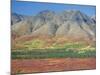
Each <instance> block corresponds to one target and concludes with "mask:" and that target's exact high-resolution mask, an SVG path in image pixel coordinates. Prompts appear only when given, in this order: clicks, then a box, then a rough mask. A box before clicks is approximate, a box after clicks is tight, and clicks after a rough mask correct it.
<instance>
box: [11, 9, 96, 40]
mask: <svg viewBox="0 0 100 75" xmlns="http://www.w3.org/2000/svg"><path fill="white" fill-rule="evenodd" d="M11 17H12V19H11V24H12V25H11V28H12V34H15V35H18V36H23V35H24V36H25V35H33V36H53V37H55V36H57V37H59V36H61V37H69V38H88V39H91V40H92V39H95V29H96V28H95V27H96V19H95V17H90V16H87V15H86V14H84V13H82V12H80V11H77V10H66V11H62V12H60V13H56V12H54V11H50V10H44V11H41V12H39V13H38V14H37V15H35V16H31V17H30V16H27V17H26V16H23V15H19V14H16V13H13V14H12V16H11Z"/></svg>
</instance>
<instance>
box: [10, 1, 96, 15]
mask: <svg viewBox="0 0 100 75" xmlns="http://www.w3.org/2000/svg"><path fill="white" fill-rule="evenodd" d="M95 9H96V7H95V6H88V5H87V6H86V5H72V4H55V3H39V2H23V1H14V0H13V1H12V12H13V13H18V14H23V15H35V14H37V13H38V12H40V11H43V10H52V11H55V12H62V11H63V10H80V11H81V12H83V13H85V14H87V15H89V16H92V15H95V13H96V12H95Z"/></svg>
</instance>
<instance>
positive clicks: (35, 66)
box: [12, 58, 96, 74]
mask: <svg viewBox="0 0 100 75" xmlns="http://www.w3.org/2000/svg"><path fill="white" fill-rule="evenodd" d="M95 68H96V59H95V58H60V59H23V60H22V59H21V60H19V59H16V60H12V73H13V74H15V73H36V72H51V71H72V70H88V69H89V70H90V69H95Z"/></svg>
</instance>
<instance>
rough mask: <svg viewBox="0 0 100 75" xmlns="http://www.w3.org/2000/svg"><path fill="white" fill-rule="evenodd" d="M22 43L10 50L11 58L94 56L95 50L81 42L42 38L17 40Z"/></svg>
mask: <svg viewBox="0 0 100 75" xmlns="http://www.w3.org/2000/svg"><path fill="white" fill-rule="evenodd" d="M17 44H19V45H20V44H21V45H23V46H22V47H17V48H16V49H14V50H12V59H37V58H39V59H43V58H66V57H71V58H85V57H95V56H96V50H95V47H93V46H88V45H86V44H84V43H81V42H74V43H72V42H70V43H68V42H64V43H62V44H61V43H57V42H53V43H51V44H50V45H48V42H46V41H43V40H31V41H26V42H18V43H17Z"/></svg>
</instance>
